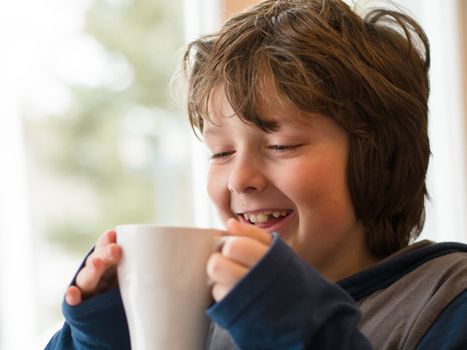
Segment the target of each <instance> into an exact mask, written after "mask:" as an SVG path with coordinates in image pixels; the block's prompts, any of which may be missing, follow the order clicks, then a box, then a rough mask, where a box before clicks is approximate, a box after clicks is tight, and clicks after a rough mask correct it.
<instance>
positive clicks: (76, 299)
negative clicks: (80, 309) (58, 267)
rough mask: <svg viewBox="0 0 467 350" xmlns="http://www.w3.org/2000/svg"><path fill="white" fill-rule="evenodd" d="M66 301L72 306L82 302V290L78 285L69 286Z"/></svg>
mask: <svg viewBox="0 0 467 350" xmlns="http://www.w3.org/2000/svg"><path fill="white" fill-rule="evenodd" d="M65 301H66V303H67V304H68V305H70V306H76V305H78V304H80V303H81V301H82V298H81V290H80V289H79V288H78V287H76V286H70V287H68V289H67V291H66V294H65Z"/></svg>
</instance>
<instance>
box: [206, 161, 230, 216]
mask: <svg viewBox="0 0 467 350" xmlns="http://www.w3.org/2000/svg"><path fill="white" fill-rule="evenodd" d="M227 185H228V177H227V178H226V176H225V175H224V174H223V173H222V172H220V171H218V170H217V169H216V168H212V167H211V168H209V171H208V176H207V186H206V187H207V192H208V195H209V198H210V199H211V201H212V202H213V203H214V205H215V206H216V208H217V210H218V211H219V212H220V214H223V212H224V211H226V210H228V208H230V203H229V200H230V196H229V193H230V192H229V190H228V187H227Z"/></svg>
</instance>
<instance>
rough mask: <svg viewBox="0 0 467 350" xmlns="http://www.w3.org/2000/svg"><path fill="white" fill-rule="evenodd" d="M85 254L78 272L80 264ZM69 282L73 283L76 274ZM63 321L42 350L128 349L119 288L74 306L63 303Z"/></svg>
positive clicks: (127, 333) (128, 338)
mask: <svg viewBox="0 0 467 350" xmlns="http://www.w3.org/2000/svg"><path fill="white" fill-rule="evenodd" d="M93 251H94V248H93V249H91V250H90V251H89V253H88V254H87V255H86V257H85V258H84V260H83V262H82V263H81V266H80V267H79V268H78V272H79V271H80V270H81V269H82V268H83V266H84V264H85V261H86V258H87V257H88V256H89V255H90V254H91V253H92V252H93ZM78 272H77V273H76V274H75V276H74V277H73V280H72V282H71V285H75V284H76V275H77V274H78ZM62 312H63V316H64V317H65V323H64V325H63V327H62V329H60V330H59V331H58V332H57V333H56V334H55V335H54V336H53V337H52V339H51V340H50V341H49V343H48V344H47V346H46V347H45V350H59V349H60V350H64V349H66V350H85V349H93V350H105V349H112V350H130V335H129V331H128V323H127V320H126V315H125V310H124V309H123V302H122V298H121V296H120V290H119V289H118V288H113V289H111V290H109V291H107V292H106V293H103V294H100V295H96V296H94V297H92V298H90V299H88V300H86V301H84V302H82V303H81V304H79V305H77V306H70V305H68V304H67V303H66V302H65V300H64V301H63V303H62Z"/></svg>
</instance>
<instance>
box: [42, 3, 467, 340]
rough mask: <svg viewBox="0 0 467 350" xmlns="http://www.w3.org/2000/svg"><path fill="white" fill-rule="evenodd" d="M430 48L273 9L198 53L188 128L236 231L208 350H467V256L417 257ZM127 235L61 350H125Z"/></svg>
mask: <svg viewBox="0 0 467 350" xmlns="http://www.w3.org/2000/svg"><path fill="white" fill-rule="evenodd" d="M429 61H430V60H429V44H428V40H427V38H426V36H425V34H424V32H423V30H422V29H421V28H420V27H419V25H418V24H417V23H416V22H415V21H414V20H413V19H411V18H410V17H408V16H406V15H404V14H402V13H399V12H394V11H389V10H375V11H373V12H371V13H369V14H368V15H367V16H366V17H365V18H364V19H362V18H360V17H359V16H357V15H356V14H355V13H354V12H352V10H351V9H350V8H349V7H348V6H347V5H346V4H345V3H343V2H341V1H339V0H308V1H306V0H303V1H300V0H296V1H293V0H289V1H287V0H278V1H271V0H269V1H265V2H263V3H261V4H259V5H257V6H256V7H254V8H252V9H251V10H250V11H248V12H245V13H243V14H240V15H238V16H236V17H234V18H233V19H231V20H230V21H228V22H227V23H226V24H225V25H224V27H223V28H222V29H221V30H220V32H219V33H217V34H215V35H211V36H207V37H203V38H201V39H199V40H197V41H195V42H193V43H191V44H190V45H189V47H188V49H187V51H186V55H185V59H184V69H185V73H186V74H187V77H188V112H189V117H190V122H191V124H192V126H193V128H194V129H195V130H197V131H199V132H200V133H201V135H202V138H203V139H204V141H205V142H206V144H207V146H208V148H209V150H210V153H211V161H210V166H209V176H208V186H207V187H208V193H209V195H210V198H211V199H212V201H213V202H214V204H215V205H216V207H217V210H218V212H219V216H220V217H221V219H222V220H223V222H224V223H225V224H226V229H227V235H228V236H229V238H228V239H227V241H226V243H225V245H224V246H223V248H222V251H221V252H219V253H215V254H213V255H212V256H211V258H210V260H209V262H208V266H207V271H208V274H209V276H210V278H211V279H212V280H213V281H214V285H213V289H212V294H213V297H214V300H215V303H214V304H213V305H212V306H211V307H210V309H209V310H208V315H209V316H210V317H211V319H212V320H213V321H214V323H213V324H214V327H213V329H212V331H211V337H210V340H209V344H208V345H207V347H208V348H209V349H235V348H240V349H312V348H316V349H370V348H375V349H415V348H417V349H458V348H464V347H466V346H467V332H465V329H466V327H467V291H466V288H467V246H465V245H462V244H456V243H442V244H434V243H432V242H429V241H422V242H418V243H415V244H412V245H409V243H411V241H412V240H413V239H415V238H416V237H417V235H418V234H419V233H420V231H421V229H422V226H423V219H424V200H425V196H426V187H425V174H426V170H427V166H428V158H429V154H430V150H429V143H428V136H427V121H428V118H427V114H428V108H427V100H428V94H429V86H428V68H429ZM119 258H120V249H119V247H118V246H117V245H116V244H115V232H114V231H109V232H107V233H105V234H104V235H103V236H101V238H99V240H98V242H97V243H96V247H95V249H94V251H93V252H91V254H90V255H89V256H88V257H87V259H86V261H85V264H84V266H83V267H82V268H81V269H80V271H79V272H78V274H77V276H76V278H75V280H74V282H73V283H72V285H71V286H70V287H69V288H68V290H67V292H66V296H65V302H64V305H63V310H64V314H65V318H66V322H65V325H64V327H63V329H62V330H61V331H60V332H58V333H57V334H56V335H55V337H54V338H53V339H52V340H51V342H50V343H49V345H48V348H49V349H57V348H67V349H75V348H76V349H85V348H89V349H101V348H102V349H105V348H108V349H128V348H129V340H128V329H127V325H126V320H125V316H124V312H123V308H122V304H121V299H120V296H119V293H118V288H115V287H116V277H115V267H116V265H117V263H118V261H119Z"/></svg>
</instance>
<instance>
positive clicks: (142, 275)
mask: <svg viewBox="0 0 467 350" xmlns="http://www.w3.org/2000/svg"><path fill="white" fill-rule="evenodd" d="M116 232H117V244H118V245H120V246H121V248H122V258H121V261H120V263H119V265H118V268H117V274H118V283H119V288H120V293H121V295H122V300H123V306H124V308H125V313H126V317H127V320H128V327H129V331H130V340H131V348H132V350H187V349H189V350H201V349H204V348H205V345H206V338H207V333H208V328H209V321H208V318H207V316H206V315H205V309H206V308H207V307H208V306H209V304H210V303H211V302H212V299H211V290H210V287H209V283H208V277H207V273H206V264H207V260H208V258H209V256H210V255H211V254H212V253H213V252H214V251H215V250H216V249H217V247H218V242H219V237H220V236H221V231H219V230H215V229H202V228H189V227H162V226H157V225H144V224H134V225H133V224H132V225H120V226H117V227H116Z"/></svg>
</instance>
